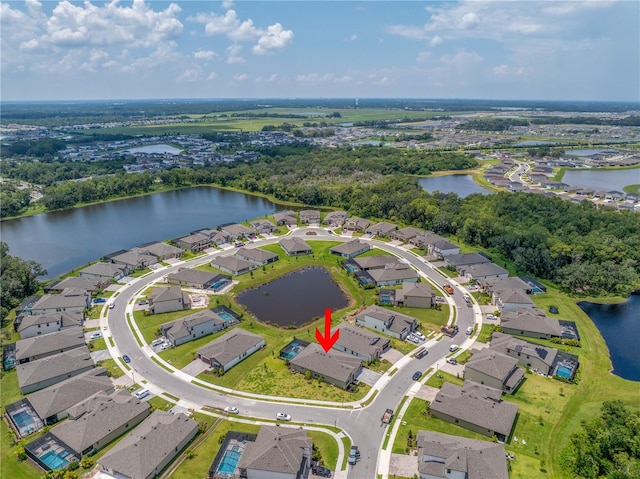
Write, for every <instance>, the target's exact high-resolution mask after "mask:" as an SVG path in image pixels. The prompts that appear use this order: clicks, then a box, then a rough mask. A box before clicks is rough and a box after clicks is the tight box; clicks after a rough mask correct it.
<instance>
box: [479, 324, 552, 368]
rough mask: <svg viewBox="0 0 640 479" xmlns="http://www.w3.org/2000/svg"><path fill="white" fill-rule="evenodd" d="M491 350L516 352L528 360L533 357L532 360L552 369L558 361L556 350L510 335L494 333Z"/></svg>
mask: <svg viewBox="0 0 640 479" xmlns="http://www.w3.org/2000/svg"><path fill="white" fill-rule="evenodd" d="M491 349H495V350H496V351H500V352H502V353H505V354H506V353H507V351H516V352H518V353H520V354H521V355H522V356H524V357H525V358H526V356H531V357H532V358H538V359H539V360H541V361H542V362H543V363H545V364H546V365H547V366H549V367H551V366H552V365H553V362H554V361H555V359H556V356H557V354H558V350H557V349H555V348H551V347H547V346H541V345H539V344H534V343H530V342H528V341H523V340H521V339H518V338H514V337H513V336H511V335H509V334H504V333H498V332H494V333H493V336H492V337H491Z"/></svg>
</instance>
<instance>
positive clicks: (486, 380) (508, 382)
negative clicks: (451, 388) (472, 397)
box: [464, 349, 524, 393]
mask: <svg viewBox="0 0 640 479" xmlns="http://www.w3.org/2000/svg"><path fill="white" fill-rule="evenodd" d="M471 354H472V355H471V359H470V360H469V361H467V363H466V364H465V365H464V379H465V380H469V381H474V382H476V383H480V384H484V385H485V386H489V387H492V388H495V389H500V390H502V391H504V392H506V393H513V392H514V391H515V390H516V388H517V387H518V385H519V384H520V382H521V381H522V379H523V378H524V371H523V370H522V369H520V368H519V367H518V360H517V359H515V358H512V357H510V356H508V355H506V354H503V353H501V352H498V351H494V350H491V349H473V350H472V351H471Z"/></svg>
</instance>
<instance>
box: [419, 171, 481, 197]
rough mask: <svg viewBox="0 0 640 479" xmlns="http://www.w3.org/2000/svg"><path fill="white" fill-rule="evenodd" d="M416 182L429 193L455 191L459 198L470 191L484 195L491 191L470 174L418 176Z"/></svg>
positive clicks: (470, 192) (467, 194)
mask: <svg viewBox="0 0 640 479" xmlns="http://www.w3.org/2000/svg"><path fill="white" fill-rule="evenodd" d="M418 184H419V185H420V186H422V188H423V189H425V190H427V191H428V192H429V193H433V192H434V191H439V192H440V193H456V194H457V195H458V196H459V197H460V198H464V197H466V196H469V195H470V194H472V193H482V194H484V195H486V194H489V193H491V191H489V190H487V189H485V188H483V187H482V186H480V185H478V184H477V183H476V182H474V181H473V177H472V176H471V175H442V176H429V177H427V178H420V179H419V180H418Z"/></svg>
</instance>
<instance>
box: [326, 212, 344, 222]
mask: <svg viewBox="0 0 640 479" xmlns="http://www.w3.org/2000/svg"><path fill="white" fill-rule="evenodd" d="M346 219H347V212H346V211H332V212H331V213H328V214H327V216H325V217H324V221H323V223H324V224H331V223H333V224H341V225H342V224H343V223H344V222H345V220H346Z"/></svg>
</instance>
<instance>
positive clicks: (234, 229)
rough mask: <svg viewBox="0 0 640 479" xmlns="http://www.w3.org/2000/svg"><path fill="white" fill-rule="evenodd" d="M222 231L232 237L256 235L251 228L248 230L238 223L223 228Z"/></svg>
mask: <svg viewBox="0 0 640 479" xmlns="http://www.w3.org/2000/svg"><path fill="white" fill-rule="evenodd" d="M220 231H222V232H224V233H227V234H230V235H231V236H243V235H250V234H255V231H253V230H252V229H251V228H247V227H246V226H244V225H241V224H238V223H234V224H231V225H224V226H221V227H220Z"/></svg>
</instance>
